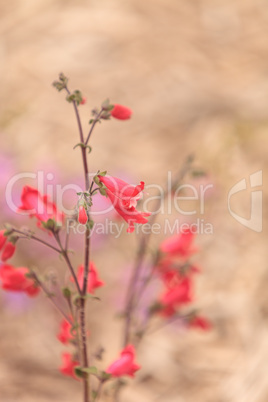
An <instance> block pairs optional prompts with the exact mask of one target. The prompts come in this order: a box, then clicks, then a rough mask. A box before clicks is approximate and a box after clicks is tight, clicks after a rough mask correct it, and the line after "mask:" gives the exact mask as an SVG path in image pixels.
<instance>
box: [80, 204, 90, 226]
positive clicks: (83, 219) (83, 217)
mask: <svg viewBox="0 0 268 402" xmlns="http://www.w3.org/2000/svg"><path fill="white" fill-rule="evenodd" d="M87 220H88V217H87V213H86V210H85V208H84V206H83V205H80V207H79V212H78V222H79V223H81V225H85V224H86V223H87Z"/></svg>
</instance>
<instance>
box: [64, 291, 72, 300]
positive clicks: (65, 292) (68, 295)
mask: <svg viewBox="0 0 268 402" xmlns="http://www.w3.org/2000/svg"><path fill="white" fill-rule="evenodd" d="M62 294H63V296H64V297H65V299H68V300H70V299H71V297H72V292H71V291H70V289H69V288H63V289H62Z"/></svg>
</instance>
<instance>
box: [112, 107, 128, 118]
mask: <svg viewBox="0 0 268 402" xmlns="http://www.w3.org/2000/svg"><path fill="white" fill-rule="evenodd" d="M131 115H132V110H131V109H129V108H128V107H126V106H122V105H118V104H115V105H114V108H113V109H112V111H111V116H113V117H114V118H115V119H119V120H128V119H130V117H131Z"/></svg>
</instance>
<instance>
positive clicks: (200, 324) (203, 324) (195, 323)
mask: <svg viewBox="0 0 268 402" xmlns="http://www.w3.org/2000/svg"><path fill="white" fill-rule="evenodd" d="M188 325H189V327H190V328H199V329H202V330H203V331H209V330H210V329H211V323H210V322H209V321H208V320H207V319H206V318H205V317H201V316H195V317H194V318H193V319H191V320H190V321H189V322H188Z"/></svg>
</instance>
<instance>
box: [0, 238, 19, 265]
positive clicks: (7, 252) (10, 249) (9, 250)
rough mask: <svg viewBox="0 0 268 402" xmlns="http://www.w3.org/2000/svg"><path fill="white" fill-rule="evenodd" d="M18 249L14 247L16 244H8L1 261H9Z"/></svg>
mask: <svg viewBox="0 0 268 402" xmlns="http://www.w3.org/2000/svg"><path fill="white" fill-rule="evenodd" d="M15 250H16V247H15V246H14V244H12V243H10V242H8V243H7V244H6V245H5V247H4V250H3V252H2V256H1V260H2V261H3V262H5V261H7V260H9V258H11V257H12V256H13V254H14V253H15Z"/></svg>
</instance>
